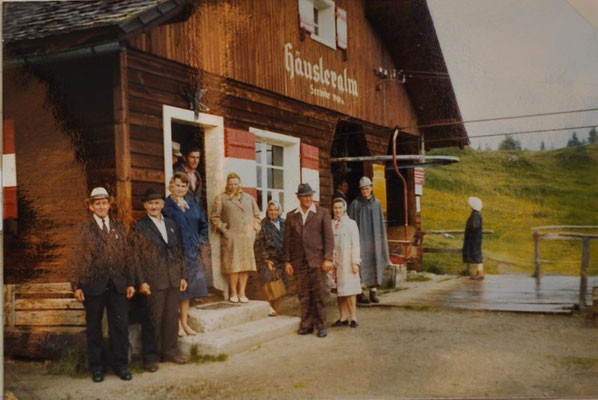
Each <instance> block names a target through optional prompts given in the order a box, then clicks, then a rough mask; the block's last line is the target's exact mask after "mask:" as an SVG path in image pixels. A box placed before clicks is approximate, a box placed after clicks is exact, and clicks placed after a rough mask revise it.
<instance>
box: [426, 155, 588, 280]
mask: <svg viewBox="0 0 598 400" xmlns="http://www.w3.org/2000/svg"><path fill="white" fill-rule="evenodd" d="M429 154H444V155H452V156H457V157H459V158H460V159H461V161H460V162H459V163H456V164H452V165H448V166H442V167H434V168H427V169H426V182H425V186H424V193H423V198H422V221H423V229H424V230H436V229H439V230H440V229H443V230H444V229H463V228H464V226H465V221H466V220H467V218H468V216H469V213H470V208H469V206H468V205H467V198H468V197H469V196H477V197H479V198H481V199H482V201H483V203H484V207H483V208H482V216H483V221H484V229H492V230H494V234H491V235H484V239H483V245H482V247H483V252H484V266H485V269H486V271H487V272H489V273H500V272H502V273H504V272H522V273H529V274H531V273H533V269H534V245H533V239H532V231H531V230H530V228H531V227H534V226H543V225H598V144H593V145H586V146H579V147H569V148H564V149H559V150H552V151H542V152H531V151H494V152H490V151H475V150H473V149H471V148H466V149H464V150H460V149H457V148H451V149H440V150H436V151H434V152H431V153H429ZM586 232H587V231H586ZM592 233H598V230H594V231H592ZM462 241H463V235H454V237H442V236H439V235H426V237H425V240H424V245H425V246H426V247H447V248H460V247H461V246H462ZM591 243H592V244H591V248H590V274H592V275H596V274H598V240H593V241H592V242H591ZM540 258H541V259H542V260H546V262H543V264H542V273H546V274H568V275H577V274H579V269H580V264H581V241H545V240H543V241H541V242H540ZM424 268H426V269H427V270H430V271H435V272H450V273H456V272H459V271H462V270H463V264H461V256H460V255H456V254H429V253H426V254H425V255H424Z"/></svg>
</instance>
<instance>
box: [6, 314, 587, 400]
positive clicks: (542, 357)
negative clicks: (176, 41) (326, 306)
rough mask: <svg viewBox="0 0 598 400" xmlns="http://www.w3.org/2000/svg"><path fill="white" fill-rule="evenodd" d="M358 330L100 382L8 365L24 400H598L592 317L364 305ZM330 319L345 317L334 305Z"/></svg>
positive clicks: (10, 386)
mask: <svg viewBox="0 0 598 400" xmlns="http://www.w3.org/2000/svg"><path fill="white" fill-rule="evenodd" d="M358 313H359V322H360V326H359V327H358V328H357V329H351V328H346V327H343V328H332V329H330V330H329V336H328V337H327V338H324V339H318V338H316V337H315V335H311V336H307V337H304V336H298V335H290V336H287V337H284V338H281V339H278V340H275V341H272V342H270V343H266V344H264V345H262V346H259V347H256V348H253V349H250V350H248V351H245V352H243V353H240V354H236V355H232V356H231V357H229V359H228V360H227V361H225V362H216V363H209V364H201V365H185V366H176V365H172V364H162V365H161V367H160V370H159V371H158V372H156V373H153V374H151V373H142V374H136V375H134V377H133V380H132V381H131V382H122V381H120V380H118V379H117V378H116V377H115V376H114V375H112V374H109V375H107V376H106V381H105V382H104V383H101V384H94V383H92V382H91V380H90V379H89V378H84V379H73V378H69V377H56V376H48V375H44V373H43V368H42V367H41V365H40V364H33V363H25V362H15V361H7V362H5V371H6V376H5V387H6V389H7V390H11V391H13V392H14V393H15V394H16V395H17V397H18V398H19V399H44V400H45V399H77V400H83V399H127V400H137V399H139V400H141V399H203V398H209V399H262V398H266V399H299V398H301V399H303V398H354V399H363V398H389V397H393V398H401V397H439V396H446V397H475V398H477V397H489V396H491V397H497V396H504V397H507V396H551V397H562V396H598V383H597V382H598V346H597V345H596V343H598V324H597V323H596V321H595V320H589V319H586V318H585V317H583V316H580V315H577V316H549V315H522V314H507V313H489V312H467V311H451V310H432V311H414V310H405V309H400V308H391V307H387V308H367V309H366V308H360V309H359V311H358ZM329 315H330V319H331V320H332V319H333V318H334V317H335V316H336V312H335V311H334V308H333V305H332V304H331V307H330V314H329Z"/></svg>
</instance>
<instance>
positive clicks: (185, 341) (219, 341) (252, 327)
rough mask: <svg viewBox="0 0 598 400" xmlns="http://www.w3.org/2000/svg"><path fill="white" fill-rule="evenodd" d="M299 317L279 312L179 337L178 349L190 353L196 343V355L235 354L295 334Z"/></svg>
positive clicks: (184, 353)
mask: <svg viewBox="0 0 598 400" xmlns="http://www.w3.org/2000/svg"><path fill="white" fill-rule="evenodd" d="M299 321H300V320H299V318H297V317H289V316H285V315H278V316H277V317H266V318H263V319H261V320H256V321H250V322H245V323H244V324H240V325H235V326H231V327H229V328H225V329H219V330H217V331H211V332H206V333H200V334H197V335H195V336H185V337H183V338H179V352H180V353H181V354H183V355H185V356H189V354H190V353H191V349H192V347H193V346H196V348H197V354H210V355H218V354H229V355H230V354H234V353H239V352H241V351H243V350H247V349H249V348H251V347H252V346H255V345H258V344H262V343H266V342H268V341H270V340H273V339H277V338H279V337H282V336H285V335H288V334H291V333H294V332H295V331H296V330H297V329H298V328H299Z"/></svg>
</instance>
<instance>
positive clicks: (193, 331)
mask: <svg viewBox="0 0 598 400" xmlns="http://www.w3.org/2000/svg"><path fill="white" fill-rule="evenodd" d="M183 330H184V331H185V333H186V334H187V335H189V336H195V335H197V331H195V330H193V329H191V327H190V326H189V325H186V326H185V325H183Z"/></svg>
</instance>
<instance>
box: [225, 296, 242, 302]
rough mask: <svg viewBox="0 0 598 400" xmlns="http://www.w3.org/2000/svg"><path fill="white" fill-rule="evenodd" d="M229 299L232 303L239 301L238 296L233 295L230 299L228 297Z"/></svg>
mask: <svg viewBox="0 0 598 400" xmlns="http://www.w3.org/2000/svg"><path fill="white" fill-rule="evenodd" d="M228 301H230V302H231V303H238V302H239V298H238V297H237V296H231V297H230V299H228Z"/></svg>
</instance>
